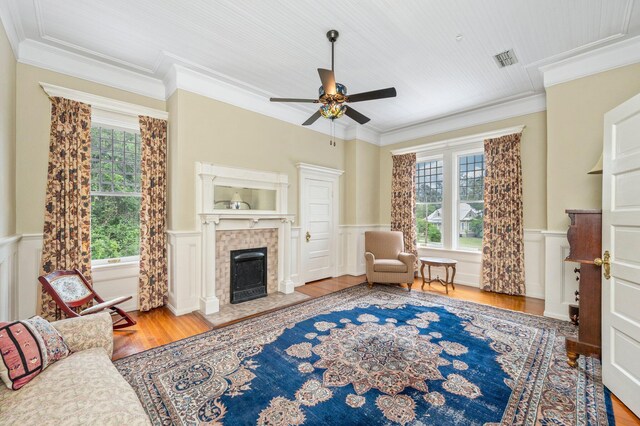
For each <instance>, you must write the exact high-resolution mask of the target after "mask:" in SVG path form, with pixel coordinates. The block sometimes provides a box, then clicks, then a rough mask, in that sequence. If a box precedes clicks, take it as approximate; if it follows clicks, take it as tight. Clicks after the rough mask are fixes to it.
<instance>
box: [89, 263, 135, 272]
mask: <svg viewBox="0 0 640 426" xmlns="http://www.w3.org/2000/svg"><path fill="white" fill-rule="evenodd" d="M139 267H140V261H139V260H128V261H125V262H118V263H98V264H95V263H92V264H91V270H92V271H108V270H114V269H127V268H139Z"/></svg>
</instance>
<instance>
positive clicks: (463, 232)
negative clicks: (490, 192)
mask: <svg viewBox="0 0 640 426" xmlns="http://www.w3.org/2000/svg"><path fill="white" fill-rule="evenodd" d="M483 217H484V203H482V202H480V203H459V205H458V218H459V219H458V247H459V248H461V249H466V250H480V249H481V248H482V232H483Z"/></svg>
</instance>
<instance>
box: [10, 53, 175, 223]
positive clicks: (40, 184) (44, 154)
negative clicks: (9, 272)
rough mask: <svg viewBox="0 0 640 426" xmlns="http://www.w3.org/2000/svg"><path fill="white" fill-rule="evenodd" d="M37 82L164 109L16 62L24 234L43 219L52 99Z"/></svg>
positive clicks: (18, 173)
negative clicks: (50, 99) (50, 100)
mask: <svg viewBox="0 0 640 426" xmlns="http://www.w3.org/2000/svg"><path fill="white" fill-rule="evenodd" d="M39 82H44V83H51V84H55V85H59V86H64V87H68V88H71V89H76V90H81V91H84V92H89V93H93V94H96V95H100V96H106V97H109V98H112V99H118V100H121V101H125V102H131V103H135V104H139V105H144V106H148V107H151V108H156V109H161V110H164V109H165V102H164V101H158V100H155V99H150V98H147V97H144V96H140V95H136V94H133V93H129V92H125V91H123V90H118V89H114V88H111V87H108V86H103V85H101V84H96V83H92V82H90V81H87V80H81V79H78V78H75V77H69V76H66V75H63V74H58V73H55V72H52V71H48V70H44V69H42V68H37V67H32V66H30V65H24V64H20V63H19V64H18V67H17V77H16V91H17V92H16V95H17V101H16V165H17V167H16V169H17V170H16V182H17V185H16V203H17V210H16V211H17V212H18V215H17V218H16V228H17V232H18V233H23V234H24V233H40V232H42V226H43V223H44V198H45V190H46V184H47V164H48V153H49V124H50V122H51V103H50V102H49V98H48V97H47V95H46V93H45V92H44V91H43V90H42V88H41V87H40V85H39Z"/></svg>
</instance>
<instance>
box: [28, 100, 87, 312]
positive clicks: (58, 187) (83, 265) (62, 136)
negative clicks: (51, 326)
mask: <svg viewBox="0 0 640 426" xmlns="http://www.w3.org/2000/svg"><path fill="white" fill-rule="evenodd" d="M90 179H91V106H89V105H86V104H83V103H81V102H76V101H72V100H69V99H65V98H52V99H51V132H50V142H49V167H48V177H47V192H46V198H45V215H44V231H43V245H42V265H41V268H40V273H41V274H48V273H50V272H53V271H56V270H68V269H74V268H78V269H79V270H80V272H82V274H83V275H84V276H85V277H86V278H87V281H89V283H91V196H90V192H91V187H90ZM40 315H41V316H42V317H43V318H46V319H48V320H55V319H60V317H61V315H62V313H61V312H59V310H58V309H56V304H55V302H54V301H53V299H51V297H50V296H49V295H48V294H47V293H46V292H45V291H44V290H42V294H41V313H40Z"/></svg>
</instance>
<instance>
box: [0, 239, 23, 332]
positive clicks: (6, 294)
mask: <svg viewBox="0 0 640 426" xmlns="http://www.w3.org/2000/svg"><path fill="white" fill-rule="evenodd" d="M19 241H20V236H19V235H12V236H9V237H2V238H0V321H11V320H15V319H18V242H19Z"/></svg>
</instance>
